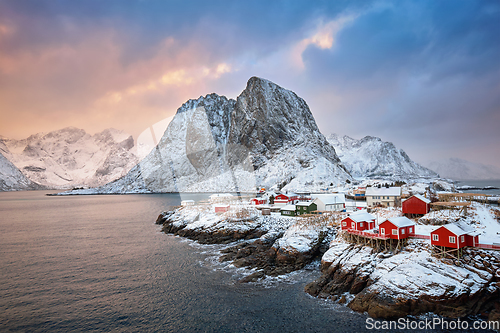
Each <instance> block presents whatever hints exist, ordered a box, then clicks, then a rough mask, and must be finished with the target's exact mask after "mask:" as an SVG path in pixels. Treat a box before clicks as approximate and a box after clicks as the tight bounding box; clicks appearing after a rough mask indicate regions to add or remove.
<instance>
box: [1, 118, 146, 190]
mask: <svg viewBox="0 0 500 333" xmlns="http://www.w3.org/2000/svg"><path fill="white" fill-rule="evenodd" d="M0 147H3V153H4V155H5V157H6V158H8V159H9V160H10V161H11V162H12V163H13V164H14V165H16V167H17V168H19V169H20V170H21V171H22V172H23V173H24V174H25V175H26V176H27V177H28V178H29V179H31V180H32V181H34V182H37V183H39V184H42V185H45V186H47V187H51V188H70V187H75V186H99V185H102V184H105V183H107V182H110V181H112V180H114V179H117V178H119V177H121V176H123V175H125V174H126V173H127V172H128V171H129V170H130V169H131V168H132V167H133V166H134V165H136V164H137V162H138V158H137V156H136V154H135V149H134V140H133V138H132V136H130V135H129V134H126V133H123V132H121V131H118V130H115V129H106V130H104V131H102V132H101V133H97V134H95V135H90V134H88V133H86V132H85V131H84V130H82V129H78V128H74V127H68V128H64V129H62V130H58V131H54V132H50V133H47V134H43V133H39V134H35V135H32V136H30V137H29V138H27V139H24V140H12V139H7V138H3V137H2V138H0Z"/></svg>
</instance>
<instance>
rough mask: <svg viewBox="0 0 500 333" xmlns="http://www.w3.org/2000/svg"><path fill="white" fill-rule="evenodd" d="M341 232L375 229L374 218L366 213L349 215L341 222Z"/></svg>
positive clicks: (360, 212)
mask: <svg viewBox="0 0 500 333" xmlns="http://www.w3.org/2000/svg"><path fill="white" fill-rule="evenodd" d="M341 228H342V230H358V231H363V230H370V229H373V228H375V216H373V215H372V214H369V213H367V212H366V211H359V212H355V213H351V214H349V216H348V217H346V218H345V219H343V220H342V221H341Z"/></svg>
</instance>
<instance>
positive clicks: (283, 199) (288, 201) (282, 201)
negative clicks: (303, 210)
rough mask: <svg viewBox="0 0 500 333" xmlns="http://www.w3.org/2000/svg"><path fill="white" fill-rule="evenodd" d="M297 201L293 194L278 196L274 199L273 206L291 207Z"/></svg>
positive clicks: (297, 198)
mask: <svg viewBox="0 0 500 333" xmlns="http://www.w3.org/2000/svg"><path fill="white" fill-rule="evenodd" d="M298 200H299V197H298V195H297V194H295V193H287V194H283V193H282V194H278V195H277V196H276V197H275V198H274V204H275V205H276V206H286V205H293V204H295V203H296V202H297V201H298Z"/></svg>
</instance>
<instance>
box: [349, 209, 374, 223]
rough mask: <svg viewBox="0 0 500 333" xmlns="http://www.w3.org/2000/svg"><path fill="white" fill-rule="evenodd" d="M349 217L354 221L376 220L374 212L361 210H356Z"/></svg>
mask: <svg viewBox="0 0 500 333" xmlns="http://www.w3.org/2000/svg"><path fill="white" fill-rule="evenodd" d="M349 218H350V219H351V220H353V221H354V222H364V221H366V222H368V221H373V220H375V216H373V215H372V214H370V213H368V212H366V211H359V212H354V213H351V214H349Z"/></svg>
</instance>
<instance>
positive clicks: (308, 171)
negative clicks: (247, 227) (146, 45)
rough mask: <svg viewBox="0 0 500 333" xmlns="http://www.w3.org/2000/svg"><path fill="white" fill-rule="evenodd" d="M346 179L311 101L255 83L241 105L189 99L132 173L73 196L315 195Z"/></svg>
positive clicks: (250, 84) (213, 99)
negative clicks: (271, 191) (269, 191)
mask: <svg viewBox="0 0 500 333" xmlns="http://www.w3.org/2000/svg"><path fill="white" fill-rule="evenodd" d="M346 179H351V176H350V174H349V173H348V172H347V171H346V170H345V167H344V166H343V165H342V163H341V162H340V160H339V158H338V157H337V154H336V153H335V150H334V149H333V147H332V146H331V145H330V144H329V143H328V141H327V140H326V138H325V137H324V136H323V134H321V132H320V131H319V129H318V127H317V125H316V122H315V120H314V117H313V116H312V113H311V111H310V110H309V107H308V106H307V104H306V102H305V101H304V100H303V99H302V98H300V97H298V96H297V95H296V94H295V93H294V92H292V91H289V90H286V89H284V88H282V87H280V86H278V85H276V84H274V83H272V82H270V81H268V80H265V79H261V78H257V77H252V78H250V80H249V81H248V83H247V87H246V88H245V90H244V91H243V92H242V93H241V94H240V95H239V96H238V98H237V99H236V100H233V99H227V98H226V97H224V96H219V95H217V94H214V93H212V94H209V95H206V96H205V97H200V98H198V99H196V100H195V99H192V100H189V101H187V102H186V103H184V104H183V105H182V106H181V107H180V108H179V109H178V110H177V113H176V115H175V117H174V118H173V120H172V121H171V122H170V124H169V126H168V128H167V130H166V131H165V134H164V135H163V137H162V138H161V140H160V142H159V143H158V145H157V146H156V148H154V149H153V151H152V152H151V153H150V154H149V155H148V156H146V157H145V158H144V159H143V160H142V161H141V162H140V163H139V164H138V165H137V166H135V167H134V168H133V169H132V170H131V171H130V172H129V173H128V174H127V175H125V176H124V177H122V178H120V179H119V180H117V181H114V182H112V183H110V184H107V185H105V186H102V187H100V188H97V189H90V190H84V191H76V192H75V194H77V193H149V192H218V191H241V192H253V191H255V188H256V186H265V187H266V188H277V189H284V190H307V189H310V190H313V189H319V188H322V187H325V186H328V185H329V184H331V183H335V184H336V183H339V182H344V181H345V180H346Z"/></svg>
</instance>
